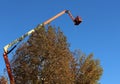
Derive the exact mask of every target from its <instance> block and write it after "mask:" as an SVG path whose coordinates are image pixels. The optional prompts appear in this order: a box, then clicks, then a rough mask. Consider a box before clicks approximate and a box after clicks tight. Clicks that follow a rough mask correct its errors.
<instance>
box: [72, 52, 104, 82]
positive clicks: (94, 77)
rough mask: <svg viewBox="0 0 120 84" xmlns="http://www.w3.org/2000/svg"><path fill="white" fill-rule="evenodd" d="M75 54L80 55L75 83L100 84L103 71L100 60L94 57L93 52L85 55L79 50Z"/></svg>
mask: <svg viewBox="0 0 120 84" xmlns="http://www.w3.org/2000/svg"><path fill="white" fill-rule="evenodd" d="M74 56H76V57H80V58H79V60H78V62H77V64H76V71H75V74H76V83H75V84H99V82H98V80H99V79H100V77H101V75H102V72H103V69H102V67H101V66H100V62H99V60H95V59H93V54H90V55H88V56H85V55H84V54H81V52H80V51H79V50H78V51H75V52H74Z"/></svg>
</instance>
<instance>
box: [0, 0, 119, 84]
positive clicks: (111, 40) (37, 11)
mask: <svg viewBox="0 0 120 84" xmlns="http://www.w3.org/2000/svg"><path fill="white" fill-rule="evenodd" d="M119 4H120V1H119V0H52V1H50V0H0V29H1V30H0V75H2V74H3V69H4V68H5V63H4V60H3V56H2V54H3V47H4V46H5V45H6V44H8V43H10V42H11V41H13V40H15V39H16V38H18V37H20V36H21V35H23V34H24V33H26V32H27V31H29V30H31V29H33V28H35V27H36V26H37V25H38V24H41V23H42V22H44V21H46V20H47V19H49V18H51V17H52V16H54V15H55V14H57V13H59V12H61V11H62V10H64V9H68V10H70V11H71V13H72V14H73V15H74V16H77V15H80V16H81V17H82V19H83V22H82V24H81V25H79V26H74V25H73V23H72V21H71V19H70V18H69V16H68V15H63V16H61V17H59V18H58V19H56V20H54V21H53V22H52V23H51V24H52V25H54V26H56V27H60V28H61V30H62V31H63V32H64V34H65V35H66V36H67V39H68V42H69V43H70V44H71V47H70V48H71V50H75V49H80V50H82V51H83V52H84V53H86V54H87V55H88V54H90V53H94V56H95V58H98V59H100V61H101V66H102V67H103V69H104V72H103V75H102V77H101V80H100V82H101V84H118V83H119V79H120V77H119V76H120V72H119V71H120V67H119V64H120V61H119V60H120V53H119V52H120V9H119V8H120V5H119ZM10 57H11V55H9V58H10Z"/></svg>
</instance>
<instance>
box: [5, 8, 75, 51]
mask: <svg viewBox="0 0 120 84" xmlns="http://www.w3.org/2000/svg"><path fill="white" fill-rule="evenodd" d="M65 13H67V14H68V15H69V16H70V18H71V19H72V20H74V18H73V16H72V14H71V13H70V11H69V10H64V11H62V12H60V13H58V14H57V15H55V16H54V17H52V18H50V19H49V20H47V21H45V22H43V23H42V24H41V26H45V25H47V24H48V23H50V22H51V21H53V20H54V19H56V18H58V17H59V16H61V15H63V14H65ZM35 29H36V28H35ZM35 29H32V30H30V31H29V32H27V33H25V34H24V35H22V36H21V37H20V38H17V39H16V40H14V41H12V42H11V43H9V44H7V45H6V46H5V47H4V52H6V53H7V52H8V48H10V47H12V46H13V45H15V44H16V43H19V42H21V41H22V40H23V39H24V38H25V37H27V36H29V35H31V34H32V33H33V32H35Z"/></svg>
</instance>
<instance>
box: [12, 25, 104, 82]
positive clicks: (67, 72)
mask: <svg viewBox="0 0 120 84" xmlns="http://www.w3.org/2000/svg"><path fill="white" fill-rule="evenodd" d="M78 52H79V51H77V52H74V53H72V52H71V51H70V49H69V44H68V43H67V38H66V37H65V35H64V34H63V32H62V31H61V30H60V28H58V29H56V28H54V27H52V26H48V27H47V28H45V27H41V26H37V28H36V31H35V33H33V34H32V35H31V36H30V37H29V39H28V40H27V42H25V43H23V44H22V45H20V47H18V49H17V50H16V52H15V55H14V57H13V59H12V61H11V66H12V72H13V75H14V78H15V82H16V84H97V83H98V80H99V79H100V76H101V75H102V71H103V70H102V67H101V66H100V63H99V60H94V59H93V55H92V54H90V55H89V56H88V57H86V56H85V55H83V56H80V54H79V53H78ZM75 55H76V56H78V57H79V61H76V58H75Z"/></svg>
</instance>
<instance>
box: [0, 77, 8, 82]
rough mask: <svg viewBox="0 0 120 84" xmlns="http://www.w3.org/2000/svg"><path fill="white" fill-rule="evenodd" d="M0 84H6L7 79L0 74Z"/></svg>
mask: <svg viewBox="0 0 120 84" xmlns="http://www.w3.org/2000/svg"><path fill="white" fill-rule="evenodd" d="M0 84H8V81H7V79H6V78H5V77H4V76H0Z"/></svg>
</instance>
